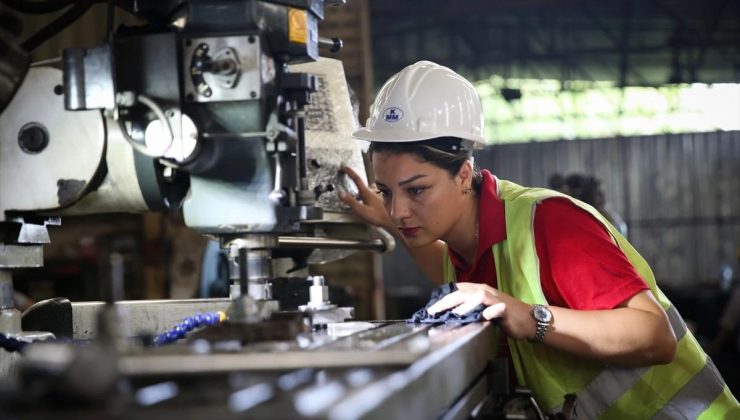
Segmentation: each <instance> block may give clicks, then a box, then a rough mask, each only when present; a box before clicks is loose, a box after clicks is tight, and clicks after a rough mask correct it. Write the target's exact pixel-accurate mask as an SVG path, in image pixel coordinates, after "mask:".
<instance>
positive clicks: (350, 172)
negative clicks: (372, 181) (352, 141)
mask: <svg viewBox="0 0 740 420" xmlns="http://www.w3.org/2000/svg"><path fill="white" fill-rule="evenodd" d="M339 172H341V173H344V174H346V175H347V176H348V177H349V178H350V179H351V180H352V182H354V183H355V185H357V190H358V191H359V192H360V197H363V198H364V197H365V195H366V194H368V193H372V191H370V189H369V188H368V186H367V185H366V184H365V181H364V180H363V179H362V178H360V175H358V174H357V172H355V171H354V169H352V168H350V167H349V166H342V167H341V168H339Z"/></svg>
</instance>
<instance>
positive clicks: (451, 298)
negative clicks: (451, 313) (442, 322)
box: [427, 290, 467, 315]
mask: <svg viewBox="0 0 740 420" xmlns="http://www.w3.org/2000/svg"><path fill="white" fill-rule="evenodd" d="M466 298H467V296H466V295H465V294H464V293H462V292H460V291H459V290H458V291H456V292H452V293H450V294H449V295H447V296H445V297H443V298H442V299H440V300H439V301H437V303H435V304H434V305H432V306H430V307H429V308H427V313H429V314H430V315H434V314H436V313H437V312H443V311H446V310H448V309H452V308H454V307H455V306H457V305H459V304H461V303H463V302H465V299H466Z"/></svg>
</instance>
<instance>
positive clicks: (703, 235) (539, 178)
mask: <svg viewBox="0 0 740 420" xmlns="http://www.w3.org/2000/svg"><path fill="white" fill-rule="evenodd" d="M477 163H478V165H479V166H480V167H481V168H487V169H489V170H491V171H492V172H493V173H494V174H496V175H497V176H499V177H501V178H504V179H509V180H511V181H514V182H517V183H520V184H522V185H526V186H547V182H548V179H549V177H550V176H551V175H552V174H554V173H560V174H564V175H567V174H570V173H573V172H579V173H585V174H591V175H595V176H596V177H597V178H599V179H600V180H601V181H602V187H603V190H604V193H605V195H606V198H607V202H608V203H609V205H610V207H611V208H613V209H615V210H616V211H617V212H619V213H620V214H621V215H622V217H623V218H624V219H625V220H626V222H627V224H628V226H629V239H630V241H631V242H632V244H633V245H634V246H635V247H636V248H637V250H638V251H640V253H641V254H642V255H643V256H644V257H645V258H646V259H647V260H648V262H649V263H650V264H651V266H652V268H653V271H654V272H655V275H656V278H657V279H658V281H659V282H661V283H663V284H668V285H671V286H684V285H696V284H697V283H716V282H717V281H718V280H719V278H720V267H721V266H722V265H723V264H730V265H731V266H732V267H733V268H734V273H735V278H737V277H738V276H739V275H740V271H739V270H738V263H737V256H736V253H737V252H740V250H739V249H738V247H740V132H737V131H734V132H715V133H699V134H681V135H667V136H645V137H635V138H614V139H600V140H575V141H573V140H572V141H553V142H537V143H520V144H508V145H497V146H491V147H488V148H486V149H485V150H483V151H482V152H480V153H479V154H478V157H477Z"/></svg>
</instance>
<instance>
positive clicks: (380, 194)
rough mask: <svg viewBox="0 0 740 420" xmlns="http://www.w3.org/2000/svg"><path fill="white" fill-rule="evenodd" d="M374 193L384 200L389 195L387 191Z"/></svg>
mask: <svg viewBox="0 0 740 420" xmlns="http://www.w3.org/2000/svg"><path fill="white" fill-rule="evenodd" d="M376 193H377V194H378V195H379V196H381V197H383V198H386V197H388V196H389V195H390V192H389V191H387V190H378V191H376Z"/></svg>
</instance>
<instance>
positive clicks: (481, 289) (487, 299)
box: [427, 283, 537, 339]
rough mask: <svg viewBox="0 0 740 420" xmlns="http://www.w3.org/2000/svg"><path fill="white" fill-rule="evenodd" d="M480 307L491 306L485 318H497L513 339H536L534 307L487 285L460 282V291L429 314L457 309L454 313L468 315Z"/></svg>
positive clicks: (443, 300)
mask: <svg viewBox="0 0 740 420" xmlns="http://www.w3.org/2000/svg"><path fill="white" fill-rule="evenodd" d="M480 304H483V305H485V306H487V308H486V309H484V310H483V318H485V319H487V320H491V319H495V318H497V319H498V320H499V326H500V327H501V328H502V329H503V330H504V332H505V333H506V334H507V335H508V336H509V337H511V338H513V339H527V338H532V337H534V334H535V332H536V329H537V325H536V323H535V321H534V319H533V318H532V316H531V315H530V312H531V310H532V306H531V305H528V304H526V303H524V302H522V301H520V300H518V299H515V298H513V297H511V296H509V295H507V294H506V293H502V292H500V291H498V290H496V289H494V288H493V287H491V286H488V285H486V284H478V283H457V290H456V291H454V292H452V293H450V294H449V295H447V296H445V297H443V298H442V299H440V300H439V301H438V302H437V303H435V304H434V305H432V306H430V307H429V309H427V312H428V313H430V314H432V315H433V314H435V313H437V312H442V311H446V310H448V309H452V308H454V309H453V312H454V313H456V314H458V315H465V314H466V313H468V312H470V311H472V310H473V309H475V307H476V306H478V305H480Z"/></svg>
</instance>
